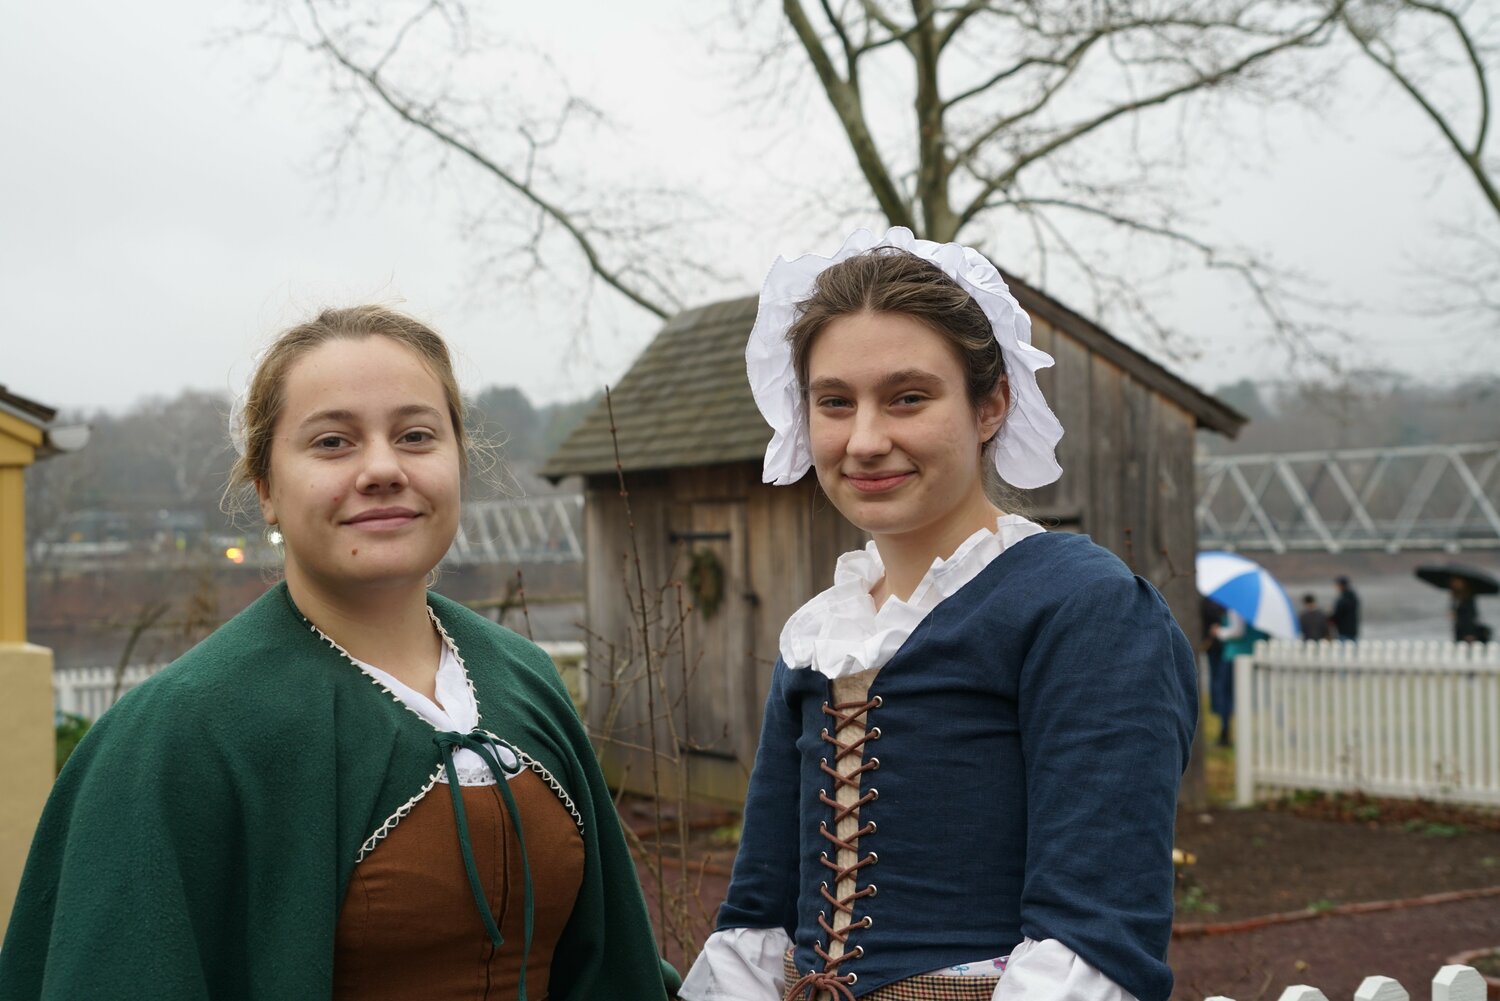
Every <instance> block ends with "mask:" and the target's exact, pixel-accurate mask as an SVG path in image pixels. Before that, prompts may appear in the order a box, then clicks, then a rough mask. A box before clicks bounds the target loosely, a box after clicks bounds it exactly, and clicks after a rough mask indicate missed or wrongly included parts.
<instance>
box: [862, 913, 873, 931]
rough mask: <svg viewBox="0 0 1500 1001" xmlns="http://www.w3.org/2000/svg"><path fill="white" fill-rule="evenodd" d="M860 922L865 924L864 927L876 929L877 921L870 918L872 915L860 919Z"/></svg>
mask: <svg viewBox="0 0 1500 1001" xmlns="http://www.w3.org/2000/svg"><path fill="white" fill-rule="evenodd" d="M860 921H861V922H863V923H864V926H865V927H866V928H874V927H875V919H874V918H872V917H870V915H868V914H866V915H865V916H864V917H862V918H860Z"/></svg>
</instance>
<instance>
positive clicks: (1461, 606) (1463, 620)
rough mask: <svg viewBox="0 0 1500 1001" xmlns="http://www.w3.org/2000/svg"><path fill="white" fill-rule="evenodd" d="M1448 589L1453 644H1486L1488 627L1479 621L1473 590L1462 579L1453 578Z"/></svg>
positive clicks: (1488, 636)
mask: <svg viewBox="0 0 1500 1001" xmlns="http://www.w3.org/2000/svg"><path fill="white" fill-rule="evenodd" d="M1449 589H1450V590H1451V591H1452V592H1453V599H1452V602H1451V603H1450V607H1449V613H1450V614H1451V615H1452V616H1453V642H1455V643H1488V642H1489V641H1490V636H1491V632H1490V627H1489V626H1487V625H1485V624H1484V623H1483V622H1480V621H1479V606H1478V604H1477V603H1476V602H1475V601H1474V588H1473V586H1472V585H1470V583H1469V582H1468V581H1466V580H1464V579H1463V578H1462V577H1454V578H1453V582H1452V584H1450V585H1449Z"/></svg>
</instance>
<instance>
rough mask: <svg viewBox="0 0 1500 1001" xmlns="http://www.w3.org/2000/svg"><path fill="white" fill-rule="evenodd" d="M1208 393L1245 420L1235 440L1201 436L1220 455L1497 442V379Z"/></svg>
mask: <svg viewBox="0 0 1500 1001" xmlns="http://www.w3.org/2000/svg"><path fill="white" fill-rule="evenodd" d="M1214 395H1216V396H1217V397H1219V399H1221V400H1223V401H1224V402H1225V403H1227V404H1229V405H1230V406H1232V407H1234V408H1235V409H1236V410H1238V411H1239V412H1240V413H1242V414H1244V415H1245V416H1246V417H1249V418H1250V423H1249V424H1247V425H1246V426H1245V429H1244V430H1243V431H1241V432H1240V435H1239V437H1238V438H1236V439H1234V440H1233V441H1231V440H1229V439H1227V438H1224V437H1223V436H1221V435H1217V434H1208V433H1204V434H1202V435H1200V438H1201V440H1202V443H1203V445H1204V446H1205V447H1206V448H1207V449H1208V450H1209V451H1210V452H1215V453H1221V454H1233V453H1248V452H1293V451H1303V450H1312V449H1333V448H1368V447H1379V446H1392V445H1431V444H1448V445H1453V444H1463V443H1465V442H1491V441H1500V376H1497V375H1484V376H1475V377H1472V378H1468V379H1464V380H1461V381H1457V382H1454V383H1451V384H1448V385H1434V384H1431V383H1423V382H1414V381H1412V380H1409V379H1403V378H1401V377H1399V376H1395V375H1391V374H1389V373H1374V374H1357V375H1349V376H1344V377H1342V378H1341V380H1340V381H1338V382H1333V381H1322V382H1301V383H1291V382H1287V383H1277V384H1270V383H1254V382H1251V381H1250V380H1248V379H1241V380H1240V381H1238V382H1235V383H1231V384H1229V385H1226V386H1220V387H1219V388H1218V389H1217V390H1215V391H1214Z"/></svg>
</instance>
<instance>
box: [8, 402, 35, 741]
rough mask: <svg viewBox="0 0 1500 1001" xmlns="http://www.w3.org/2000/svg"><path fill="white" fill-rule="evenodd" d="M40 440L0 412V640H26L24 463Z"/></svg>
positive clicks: (27, 426)
mask: <svg viewBox="0 0 1500 1001" xmlns="http://www.w3.org/2000/svg"><path fill="white" fill-rule="evenodd" d="M41 444H42V430H41V428H38V427H36V426H35V425H32V424H27V423H26V422H25V421H22V420H18V419H16V418H15V417H12V416H11V415H10V414H5V413H0V643H24V642H26V467H27V466H29V465H31V464H32V462H34V461H35V460H36V450H37V448H38V447H39V446H40V445H41ZM3 732H4V731H3V730H0V733H3Z"/></svg>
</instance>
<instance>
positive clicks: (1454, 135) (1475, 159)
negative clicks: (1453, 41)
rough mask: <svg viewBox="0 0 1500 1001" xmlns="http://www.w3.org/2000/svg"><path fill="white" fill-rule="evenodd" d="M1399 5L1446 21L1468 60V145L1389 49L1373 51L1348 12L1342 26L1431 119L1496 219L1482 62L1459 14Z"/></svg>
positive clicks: (1417, 1)
mask: <svg viewBox="0 0 1500 1001" xmlns="http://www.w3.org/2000/svg"><path fill="white" fill-rule="evenodd" d="M1400 5H1401V6H1402V7H1405V8H1409V9H1411V10H1419V11H1423V12H1425V13H1428V14H1431V15H1434V16H1435V17H1438V18H1440V19H1442V20H1443V21H1445V22H1447V24H1448V27H1449V28H1450V29H1452V31H1453V33H1454V34H1455V35H1457V36H1458V39H1459V42H1460V44H1461V46H1462V48H1463V50H1464V54H1465V57H1466V58H1467V59H1468V64H1469V65H1468V68H1469V69H1471V70H1473V73H1474V89H1475V95H1476V98H1477V100H1478V104H1479V126H1478V129H1477V131H1476V134H1475V137H1474V142H1473V144H1472V145H1465V144H1464V141H1463V140H1462V139H1461V138H1459V135H1458V132H1457V129H1456V127H1455V126H1454V125H1453V124H1452V123H1451V122H1450V121H1449V120H1448V116H1446V115H1445V114H1443V112H1442V111H1441V110H1439V109H1438V108H1437V106H1436V105H1435V104H1433V102H1432V100H1431V99H1430V98H1429V97H1428V95H1427V94H1426V93H1424V92H1423V89H1422V87H1421V86H1420V85H1419V84H1418V83H1417V82H1416V80H1415V79H1413V77H1412V76H1411V75H1410V74H1409V73H1407V72H1405V71H1404V70H1402V69H1401V67H1400V66H1399V65H1397V56H1396V53H1395V51H1394V49H1393V48H1391V47H1390V46H1389V45H1387V46H1386V48H1387V49H1388V51H1385V52H1381V51H1377V46H1376V44H1375V43H1376V41H1377V40H1378V39H1377V38H1376V37H1375V36H1374V34H1373V33H1372V32H1370V31H1368V30H1366V29H1364V28H1362V27H1361V26H1360V25H1358V24H1357V23H1356V22H1355V20H1354V18H1353V17H1352V16H1351V12H1350V11H1348V10H1345V11H1344V12H1343V14H1342V18H1341V19H1342V21H1343V24H1344V26H1345V27H1346V28H1347V29H1348V30H1349V34H1350V36H1352V37H1353V39H1354V41H1355V42H1356V43H1357V44H1358V45H1359V47H1360V49H1362V50H1363V51H1364V53H1365V55H1367V56H1369V57H1370V59H1371V60H1372V61H1373V62H1375V64H1376V65H1378V66H1379V67H1380V68H1381V69H1383V70H1385V72H1386V74H1387V75H1389V76H1390V78H1391V79H1392V80H1394V81H1396V84H1397V86H1399V87H1400V88H1401V89H1402V90H1404V91H1405V92H1406V93H1407V96H1409V97H1410V98H1411V99H1412V100H1413V101H1415V102H1416V104H1417V106H1418V107H1419V108H1421V109H1422V112H1423V113H1424V114H1425V115H1426V116H1427V117H1428V118H1429V119H1431V120H1432V123H1433V124H1434V125H1436V126H1437V128H1438V131H1439V132H1441V133H1442V134H1443V138H1444V140H1446V141H1447V143H1448V145H1449V146H1450V147H1452V149H1453V152H1454V153H1455V154H1456V155H1457V156H1458V159H1459V161H1460V162H1462V163H1463V165H1464V168H1465V169H1466V170H1468V172H1469V174H1470V176H1471V177H1473V178H1474V182H1475V183H1476V184H1478V185H1479V190H1480V191H1481V192H1483V193H1484V197H1485V199H1486V200H1487V201H1488V202H1489V204H1490V208H1491V209H1493V210H1494V212H1495V215H1496V217H1497V218H1500V186H1497V183H1496V180H1495V178H1493V177H1491V176H1490V172H1489V170H1488V169H1487V168H1486V166H1485V163H1484V160H1483V154H1484V144H1485V140H1486V139H1487V137H1488V134H1489V125H1490V88H1489V79H1488V77H1487V75H1486V71H1485V65H1484V60H1483V59H1481V58H1480V56H1479V50H1478V47H1477V46H1476V44H1475V42H1474V39H1473V37H1472V36H1471V35H1470V34H1469V32H1468V29H1467V28H1466V27H1465V26H1464V23H1463V20H1462V18H1460V17H1459V15H1458V14H1457V13H1456V12H1455V11H1453V10H1451V9H1449V8H1447V7H1444V6H1442V5H1441V4H1436V3H1429V2H1426V0H1401V3H1400Z"/></svg>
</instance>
